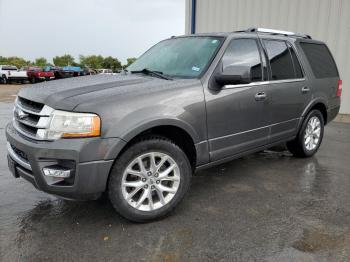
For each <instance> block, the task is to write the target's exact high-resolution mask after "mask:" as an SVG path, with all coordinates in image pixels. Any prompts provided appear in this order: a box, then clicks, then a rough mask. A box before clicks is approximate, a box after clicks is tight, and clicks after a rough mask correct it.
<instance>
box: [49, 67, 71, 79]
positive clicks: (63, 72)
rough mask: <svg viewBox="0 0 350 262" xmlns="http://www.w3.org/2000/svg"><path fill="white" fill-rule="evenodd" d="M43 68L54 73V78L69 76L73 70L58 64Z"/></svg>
mask: <svg viewBox="0 0 350 262" xmlns="http://www.w3.org/2000/svg"><path fill="white" fill-rule="evenodd" d="M45 70H48V71H51V72H53V73H54V76H55V79H62V78H69V77H73V76H74V72H73V71H71V70H64V69H63V68H62V67H58V66H47V67H45Z"/></svg>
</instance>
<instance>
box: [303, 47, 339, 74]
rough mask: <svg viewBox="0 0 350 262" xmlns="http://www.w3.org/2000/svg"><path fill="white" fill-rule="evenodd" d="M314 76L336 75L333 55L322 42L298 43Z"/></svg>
mask: <svg viewBox="0 0 350 262" xmlns="http://www.w3.org/2000/svg"><path fill="white" fill-rule="evenodd" d="M300 46H301V48H302V49H303V51H304V53H305V55H306V58H307V60H308V61H309V63H310V66H311V69H312V72H313V73H314V75H315V77H316V78H327V77H338V70H337V67H336V65H335V63H334V60H333V57H332V55H331V53H330V52H329V50H328V48H327V46H326V45H324V44H311V43H300Z"/></svg>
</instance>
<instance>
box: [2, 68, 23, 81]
mask: <svg viewBox="0 0 350 262" xmlns="http://www.w3.org/2000/svg"><path fill="white" fill-rule="evenodd" d="M0 80H1V83H3V84H8V83H11V82H20V83H24V82H25V81H27V80H28V75H27V72H26V71H24V70H18V68H17V67H16V66H11V65H0Z"/></svg>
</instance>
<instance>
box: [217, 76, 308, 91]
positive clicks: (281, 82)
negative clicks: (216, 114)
mask: <svg viewBox="0 0 350 262" xmlns="http://www.w3.org/2000/svg"><path fill="white" fill-rule="evenodd" d="M305 80H306V79H305V78H297V79H285V80H272V81H259V82H253V83H249V84H238V85H225V86H224V87H223V89H234V88H242V87H252V86H261V85H270V84H283V83H293V82H303V81H305Z"/></svg>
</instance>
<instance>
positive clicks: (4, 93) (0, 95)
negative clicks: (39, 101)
mask: <svg viewBox="0 0 350 262" xmlns="http://www.w3.org/2000/svg"><path fill="white" fill-rule="evenodd" d="M24 86H26V85H21V84H11V85H0V102H10V101H12V100H13V99H14V97H15V96H16V94H17V92H18V90H20V89H21V88H22V87H24Z"/></svg>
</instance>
